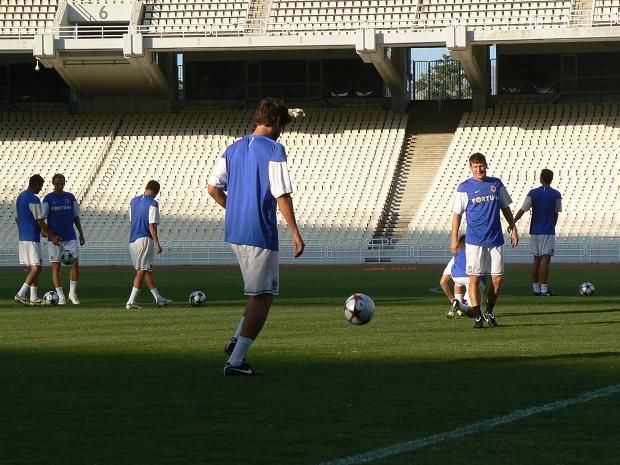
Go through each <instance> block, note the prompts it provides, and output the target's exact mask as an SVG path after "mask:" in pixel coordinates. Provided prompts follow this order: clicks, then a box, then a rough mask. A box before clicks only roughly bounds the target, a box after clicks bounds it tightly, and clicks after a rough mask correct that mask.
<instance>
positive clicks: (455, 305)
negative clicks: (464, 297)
mask: <svg viewBox="0 0 620 465" xmlns="http://www.w3.org/2000/svg"><path fill="white" fill-rule="evenodd" d="M458 310H459V301H458V300H457V299H454V300H453V301H452V305H450V310H448V313H446V318H454V315H455V314H456V312H457V311H458Z"/></svg>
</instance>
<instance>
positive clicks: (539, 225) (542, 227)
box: [521, 186, 562, 235]
mask: <svg viewBox="0 0 620 465" xmlns="http://www.w3.org/2000/svg"><path fill="white" fill-rule="evenodd" d="M530 207H531V208H532V221H531V222H530V234H546V235H554V234H555V214H556V213H559V212H561V211H562V194H560V192H559V191H557V190H555V189H553V188H552V187H550V186H540V187H537V188H536V189H532V190H531V191H530V192H529V193H528V194H527V197H526V198H525V202H523V207H521V210H523V211H527V210H529V209H530Z"/></svg>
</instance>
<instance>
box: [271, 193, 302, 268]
mask: <svg viewBox="0 0 620 465" xmlns="http://www.w3.org/2000/svg"><path fill="white" fill-rule="evenodd" d="M277 201H278V208H279V209H280V211H281V212H282V216H284V219H285V220H286V223H287V224H288V226H289V228H291V233H292V235H293V244H294V247H295V250H294V253H293V256H294V257H299V256H301V254H302V253H304V249H305V248H306V244H305V243H304V240H303V239H302V238H301V234H300V233H299V228H298V227H297V220H296V219H295V209H294V208H293V199H292V198H291V195H290V194H284V195H281V196H280V197H278V198H277Z"/></svg>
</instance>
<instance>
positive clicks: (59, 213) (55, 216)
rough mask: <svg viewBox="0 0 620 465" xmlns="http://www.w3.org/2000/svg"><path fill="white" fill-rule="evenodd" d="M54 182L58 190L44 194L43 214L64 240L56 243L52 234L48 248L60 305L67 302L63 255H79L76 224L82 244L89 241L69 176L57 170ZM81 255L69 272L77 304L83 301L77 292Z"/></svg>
mask: <svg viewBox="0 0 620 465" xmlns="http://www.w3.org/2000/svg"><path fill="white" fill-rule="evenodd" d="M52 185H53V186H54V190H53V191H52V192H50V193H49V194H47V195H46V196H45V197H44V198H43V204H42V208H43V216H44V217H45V218H46V219H47V225H48V226H49V227H50V228H51V229H52V230H53V231H55V232H56V233H58V234H59V235H60V236H62V241H61V242H60V244H58V245H54V244H53V243H52V242H51V239H50V238H48V240H49V243H48V247H47V249H48V252H49V258H50V263H51V264H52V281H53V282H54V287H55V288H56V292H57V293H58V305H65V304H66V303H67V299H66V297H65V293H64V291H63V289H62V277H61V273H60V255H61V254H62V253H63V251H65V250H68V251H70V252H72V253H73V254H74V255H75V256H76V258H78V259H79V252H78V236H77V235H76V234H75V229H73V225H75V227H76V228H77V230H78V232H79V241H80V245H84V244H85V243H86V239H85V238H84V232H83V231H82V223H81V222H80V206H79V205H78V203H77V200H76V198H75V196H74V195H73V194H72V193H70V192H65V190H64V189H65V177H64V175H62V174H60V173H57V174H55V175H54V177H52ZM78 259H76V261H75V262H74V263H72V264H71V272H70V273H69V300H70V301H71V303H73V304H74V305H79V304H80V301H79V299H78V295H77V283H78V280H79V279H80V268H79V264H78Z"/></svg>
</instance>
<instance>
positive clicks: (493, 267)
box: [450, 153, 519, 328]
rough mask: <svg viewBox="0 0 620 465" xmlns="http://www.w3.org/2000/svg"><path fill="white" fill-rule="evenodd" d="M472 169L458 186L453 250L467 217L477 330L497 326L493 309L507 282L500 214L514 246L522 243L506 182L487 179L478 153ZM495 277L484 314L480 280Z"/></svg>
mask: <svg viewBox="0 0 620 465" xmlns="http://www.w3.org/2000/svg"><path fill="white" fill-rule="evenodd" d="M469 169H470V171H471V173H472V177H471V178H469V179H468V180H466V181H464V182H462V183H461V184H459V185H458V187H457V192H456V196H455V199H454V204H453V206H452V212H453V216H452V235H451V237H452V240H451V242H450V250H451V251H452V254H453V255H456V253H457V249H458V242H459V241H458V233H459V228H460V225H461V219H462V217H463V214H465V215H466V217H467V235H466V239H465V254H466V259H467V269H466V270H467V274H468V275H469V279H470V292H469V296H470V298H471V307H472V308H471V310H472V313H473V314H474V318H475V321H474V328H483V327H484V324H485V322H486V323H487V325H488V326H497V320H496V318H495V314H494V313H493V309H494V307H495V303H496V302H497V298H498V297H499V294H500V290H501V287H502V282H503V274H504V250H503V245H504V236H503V234H502V225H501V222H500V211H501V213H502V214H503V215H504V218H506V221H508V225H509V226H510V228H511V242H512V246H513V247H516V246H517V245H518V243H519V234H518V232H517V228H516V226H515V223H514V218H513V216H512V212H511V211H510V208H509V205H510V204H511V203H512V199H511V198H510V194H508V191H507V190H506V187H505V186H504V184H503V183H502V181H501V180H500V179H498V178H494V177H490V176H487V161H486V158H485V156H484V155H483V154H481V153H474V154H472V155H471V156H470V157H469ZM489 274H490V275H491V284H490V285H489V290H488V292H487V306H486V308H485V313H484V315H482V312H481V311H480V304H481V302H480V277H481V276H484V275H489Z"/></svg>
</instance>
